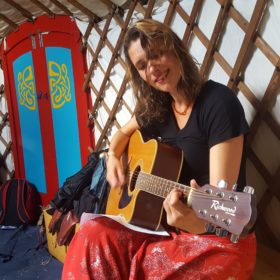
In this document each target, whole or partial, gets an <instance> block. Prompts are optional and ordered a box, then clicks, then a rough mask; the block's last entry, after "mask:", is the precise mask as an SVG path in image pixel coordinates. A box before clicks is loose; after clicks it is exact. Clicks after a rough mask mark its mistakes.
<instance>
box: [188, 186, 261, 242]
mask: <svg viewBox="0 0 280 280" xmlns="http://www.w3.org/2000/svg"><path fill="white" fill-rule="evenodd" d="M189 202H190V203H191V207H192V209H193V210H194V211H195V213H196V215H197V216H198V218H200V219H203V220H205V221H207V222H208V223H209V224H211V225H213V226H212V227H210V228H211V230H212V231H215V229H216V233H217V234H218V235H220V236H224V235H225V232H226V231H227V232H230V233H232V234H233V236H232V241H233V242H236V241H237V239H238V237H239V236H240V235H244V234H246V233H248V231H249V230H250V229H251V228H252V226H253V225H254V223H255V221H256V217H257V210H256V203H255V199H254V196H253V188H251V187H246V188H245V189H244V192H235V191H228V190H225V189H219V188H216V187H213V186H211V185H205V186H203V187H201V188H200V189H199V190H195V191H194V192H193V193H192V195H191V197H190V201H189ZM216 227H218V228H216ZM213 228H214V229H213Z"/></svg>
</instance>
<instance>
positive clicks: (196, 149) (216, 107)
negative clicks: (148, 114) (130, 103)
mask: <svg viewBox="0 0 280 280" xmlns="http://www.w3.org/2000/svg"><path fill="white" fill-rule="evenodd" d="M248 130H249V127H248V124H247V122H246V119H245V115H244V110H243V108H242V105H241V103H240V102H239V100H238V98H237V97H236V95H235V94H234V93H233V92H232V91H231V90H230V89H229V88H228V87H226V86H225V85H222V84H219V83H217V82H214V81H212V80H209V81H207V82H205V84H204V85H203V87H202V90H201V92H200V94H199V96H198V97H197V99H196V101H195V103H194V106H193V109H192V112H191V115H190V117H189V120H188V122H187V124H186V126H185V127H183V128H182V129H179V128H178V125H177V122H176V119H175V116H174V113H173V111H172V108H171V105H170V108H169V111H168V113H167V116H166V118H165V121H164V122H157V121H155V122H153V123H151V124H149V125H146V126H143V127H142V128H141V132H142V134H143V135H144V136H146V137H148V138H157V139H159V140H160V141H161V142H163V143H167V144H170V145H172V146H175V147H178V148H180V149H182V150H183V152H184V164H183V169H182V175H181V179H180V181H181V182H182V183H185V184H188V183H189V181H190V179H196V181H197V182H198V184H200V185H204V184H207V183H209V150H210V148H211V147H212V146H214V145H216V144H218V143H221V142H223V141H226V140H228V139H230V138H233V137H237V136H239V135H241V134H246V133H247V132H248ZM166 164H168V162H167V163H166ZM221 179H223V178H221ZM237 183H238V186H239V188H238V189H239V190H241V189H242V187H244V186H245V184H246V176H245V151H244V149H243V156H242V162H241V168H240V173H239V178H238V182H237Z"/></svg>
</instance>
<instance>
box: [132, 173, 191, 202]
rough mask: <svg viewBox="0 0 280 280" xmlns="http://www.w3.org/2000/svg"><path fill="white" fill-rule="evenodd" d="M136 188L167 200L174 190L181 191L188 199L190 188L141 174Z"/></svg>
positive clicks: (154, 176) (138, 176) (147, 174)
mask: <svg viewBox="0 0 280 280" xmlns="http://www.w3.org/2000/svg"><path fill="white" fill-rule="evenodd" d="M136 186H137V188H139V189H141V190H142V191H145V192H148V193H151V194H153V195H156V196H159V197H162V198H166V196H167V195H168V194H169V193H170V192H171V191H172V190H173V189H180V190H181V191H182V192H183V194H184V196H185V197H188V195H189V193H190V190H189V188H190V187H187V186H185V185H183V184H180V183H177V182H174V181H171V180H168V179H165V178H161V177H158V176H156V175H153V174H149V173H145V172H141V171H140V172H139V174H138V175H137V179H136Z"/></svg>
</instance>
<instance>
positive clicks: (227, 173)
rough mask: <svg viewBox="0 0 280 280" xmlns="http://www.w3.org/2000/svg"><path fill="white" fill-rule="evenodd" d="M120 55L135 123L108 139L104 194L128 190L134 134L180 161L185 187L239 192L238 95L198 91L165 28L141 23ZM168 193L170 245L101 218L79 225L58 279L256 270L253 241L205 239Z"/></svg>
mask: <svg viewBox="0 0 280 280" xmlns="http://www.w3.org/2000/svg"><path fill="white" fill-rule="evenodd" d="M124 53H125V57H126V62H127V65H128V71H129V73H130V76H131V81H132V85H133V89H134V93H135V94H136V98H137V106H136V110H135V115H134V116H133V117H132V119H131V120H130V121H129V122H128V123H127V124H126V125H125V126H124V127H122V128H121V129H120V130H119V131H118V132H117V133H116V134H115V136H114V137H113V139H112V141H111V144H110V147H109V152H108V160H107V179H108V181H109V183H110V186H111V188H120V186H122V185H123V184H124V183H125V174H124V171H123V167H122V164H121V162H120V158H121V156H122V154H123V152H124V150H125V148H126V146H127V144H128V142H129V138H130V136H131V135H132V134H133V132H134V131H135V130H137V129H141V132H142V134H143V135H144V136H145V137H147V138H155V137H158V138H160V139H161V141H162V142H164V143H167V144H170V145H172V146H175V147H178V148H180V149H182V150H183V152H184V164H183V172H182V176H181V179H180V180H181V181H182V182H184V183H185V182H190V185H191V187H193V188H199V186H200V185H204V184H206V183H210V184H211V185H213V186H217V183H218V181H219V180H220V179H223V180H225V181H226V182H227V183H228V188H231V186H232V185H234V184H235V183H237V184H238V188H239V189H242V187H244V185H245V153H244V136H245V135H246V133H247V132H248V125H247V123H246V120H245V117H244V112H243V109H242V106H241V104H240V103H239V101H238V99H237V98H236V96H235V95H234V94H233V93H232V92H231V91H230V90H229V89H228V88H227V87H226V86H223V85H221V84H218V83H215V82H213V81H207V82H204V81H203V80H202V79H201V77H200V76H199V72H198V68H197V66H196V64H195V62H194V61H193V59H192V57H191V56H190V55H189V53H188V51H187V49H186V48H185V46H184V44H183V43H182V41H181V40H180V39H179V37H178V36H177V35H176V34H175V33H174V32H173V31H172V30H171V29H170V28H169V27H167V26H165V25H164V24H162V23H159V22H157V21H153V20H149V19H146V20H141V21H139V22H137V23H135V24H134V25H133V26H132V27H131V28H130V29H129V30H128V32H127V34H126V38H125V41H124ZM181 197H182V193H181V191H180V190H177V189H174V190H172V191H171V192H170V194H169V195H168V196H167V197H166V199H165V200H164V209H165V211H166V216H167V223H168V225H169V226H171V227H172V228H174V229H175V230H170V231H169V234H170V236H168V237H166V236H165V237H163V236H158V235H150V234H146V233H140V232H136V231H133V230H130V229H128V228H126V227H124V226H122V225H120V224H118V223H117V222H115V221H113V220H111V219H109V218H107V217H102V218H97V219H95V220H91V221H88V222H87V223H85V224H84V225H83V226H82V227H81V229H80V231H79V232H78V233H77V234H76V235H75V237H74V239H73V241H72V242H71V244H70V247H69V251H68V253H67V257H66V261H65V265H64V271H63V279H249V278H250V275H251V274H252V271H253V269H254V265H255V255H256V240H255V235H254V234H253V233H251V234H248V235H247V236H245V237H244V238H241V239H240V240H239V242H238V243H232V242H230V240H229V238H228V237H219V236H216V235H215V234H207V233H206V232H205V222H203V221H202V220H200V219H198V218H197V216H196V215H195V214H194V212H193V210H192V209H190V208H188V207H187V206H186V205H185V204H184V203H183V202H182V199H181Z"/></svg>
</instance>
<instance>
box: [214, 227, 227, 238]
mask: <svg viewBox="0 0 280 280" xmlns="http://www.w3.org/2000/svg"><path fill="white" fill-rule="evenodd" d="M216 235H217V236H219V237H225V236H227V235H228V231H227V230H225V229H223V228H216Z"/></svg>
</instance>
